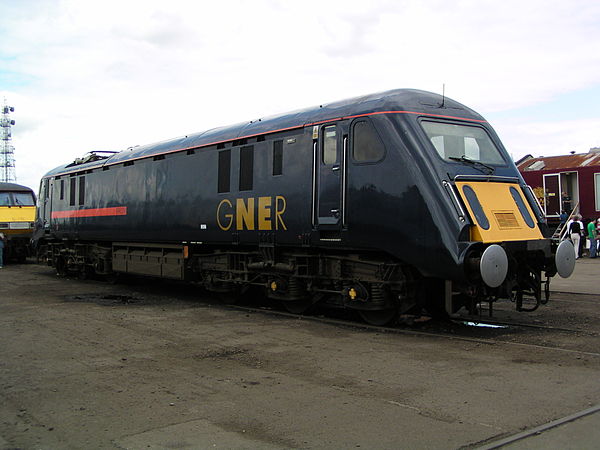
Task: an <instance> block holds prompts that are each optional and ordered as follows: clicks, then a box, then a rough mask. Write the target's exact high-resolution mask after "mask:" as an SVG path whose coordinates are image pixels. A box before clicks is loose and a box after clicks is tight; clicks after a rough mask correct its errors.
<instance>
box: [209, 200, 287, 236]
mask: <svg viewBox="0 0 600 450" xmlns="http://www.w3.org/2000/svg"><path fill="white" fill-rule="evenodd" d="M234 201H235V205H234V204H233V203H232V202H231V201H230V200H228V199H223V200H221V202H220V203H219V206H217V224H218V225H219V228H220V229H221V230H223V231H227V230H229V229H231V227H232V226H234V227H235V228H234V229H235V230H240V231H241V230H260V231H269V230H280V229H281V230H287V227H286V226H285V222H284V221H283V213H284V212H285V207H286V201H285V197H283V196H282V195H277V196H275V197H258V198H254V197H250V198H247V199H243V198H236V199H235V200H234Z"/></svg>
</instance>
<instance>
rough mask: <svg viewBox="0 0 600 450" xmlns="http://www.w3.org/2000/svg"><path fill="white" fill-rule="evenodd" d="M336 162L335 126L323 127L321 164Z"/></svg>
mask: <svg viewBox="0 0 600 450" xmlns="http://www.w3.org/2000/svg"><path fill="white" fill-rule="evenodd" d="M336 162H337V133H336V129H335V125H330V126H327V127H323V163H324V164H335V163H336Z"/></svg>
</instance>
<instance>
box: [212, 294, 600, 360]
mask: <svg viewBox="0 0 600 450" xmlns="http://www.w3.org/2000/svg"><path fill="white" fill-rule="evenodd" d="M223 307H225V308H230V309H235V310H239V311H245V312H252V313H260V314H266V315H269V316H276V317H283V318H289V319H296V320H305V321H310V322H315V323H325V324H330V325H335V326H340V327H345V328H353V329H360V330H365V331H375V332H380V333H390V334H399V335H412V336H430V337H438V338H444V339H451V340H457V341H465V342H474V343H480V344H490V345H494V344H498V345H508V346H518V347H524V348H531V349H535V350H542V349H543V350H548V351H555V352H560V353H570V354H576V355H580V356H591V357H600V352H588V351H584V350H575V349H568V348H561V347H557V346H553V345H541V344H535V343H527V342H515V341H509V340H502V339H496V338H495V337H494V336H489V337H482V336H470V335H469V334H470V333H473V329H474V328H477V327H476V326H470V325H467V324H466V323H467V322H471V321H472V320H473V318H468V317H465V318H461V319H452V320H451V321H429V323H433V324H434V325H435V327H437V329H436V328H433V327H430V328H429V329H417V328H416V327H398V326H396V327H394V326H376V325H369V324H366V323H362V322H359V321H353V320H349V319H339V318H333V317H325V316H322V315H319V316H315V315H297V314H293V313H290V312H285V311H280V310H277V309H273V308H268V307H253V306H241V305H223ZM476 325H477V326H483V327H482V328H485V326H486V325H488V326H494V327H503V328H504V329H507V328H530V329H535V330H542V331H548V332H561V333H573V334H578V335H581V334H586V335H590V336H597V335H598V333H593V332H586V331H582V330H576V329H569V328H561V327H553V326H545V325H537V324H527V323H519V322H502V321H491V320H490V321H479V322H477V323H476ZM444 327H449V329H444Z"/></svg>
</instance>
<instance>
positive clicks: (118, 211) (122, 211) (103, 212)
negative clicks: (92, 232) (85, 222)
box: [52, 206, 127, 219]
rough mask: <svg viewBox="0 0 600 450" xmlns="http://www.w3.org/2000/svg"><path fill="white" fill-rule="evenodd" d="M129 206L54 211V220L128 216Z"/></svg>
mask: <svg viewBox="0 0 600 450" xmlns="http://www.w3.org/2000/svg"><path fill="white" fill-rule="evenodd" d="M126 215H127V206H117V207H114V208H94V209H77V210H74V211H53V212H52V218H53V219H66V218H68V217H105V216H126Z"/></svg>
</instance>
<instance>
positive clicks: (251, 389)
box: [0, 260, 600, 449]
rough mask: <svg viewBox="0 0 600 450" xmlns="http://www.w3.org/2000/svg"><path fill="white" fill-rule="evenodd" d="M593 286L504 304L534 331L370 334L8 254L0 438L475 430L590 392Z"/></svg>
mask: <svg viewBox="0 0 600 450" xmlns="http://www.w3.org/2000/svg"><path fill="white" fill-rule="evenodd" d="M596 267H597V268H598V269H600V266H598V265H597V264H596V260H590V261H589V262H588V261H583V260H580V261H578V262H577V268H576V272H575V278H574V279H573V280H571V281H575V284H576V285H578V286H582V285H585V286H588V287H589V288H590V289H591V288H592V286H593V281H594V280H593V279H592V278H593V277H594V271H595V270H596ZM580 277H581V280H579V281H576V280H578V279H579V278H580ZM560 286H565V285H561V284H560V283H556V284H554V285H553V288H554V289H561V290H562V289H566V288H564V287H560ZM595 292H597V291H595ZM599 301H600V300H598V299H597V297H596V296H592V295H581V296H578V297H577V298H576V299H573V298H572V295H571V294H568V295H564V294H558V295H556V296H555V299H553V301H552V302H551V303H549V304H548V305H546V306H545V307H543V308H540V310H538V311H536V312H535V313H532V314H531V315H524V316H523V315H520V314H516V313H515V314H514V315H512V317H515V318H518V320H520V319H521V317H528V318H529V319H528V320H532V321H533V322H532V323H537V324H542V325H543V324H547V323H552V325H553V326H554V327H556V329H552V330H546V329H535V328H533V329H525V328H514V327H509V328H507V329H478V330H477V332H476V333H475V334H473V333H467V332H463V331H461V329H455V328H450V329H448V330H447V332H445V333H442V334H441V335H440V334H439V333H438V331H440V329H433V328H431V329H427V328H419V329H412V328H411V329H401V330H400V331H399V332H398V333H388V332H381V331H374V330H370V331H369V330H365V329H361V328H357V327H352V326H340V325H335V324H330V323H323V322H316V321H312V320H309V319H302V318H290V317H280V316H275V315H271V314H267V313H262V312H247V311H241V310H236V309H232V308H229V307H225V306H221V305H219V304H216V303H215V302H214V301H211V300H210V298H208V297H207V295H206V294H202V293H200V292H196V291H195V290H194V289H191V288H189V287H185V288H184V287H180V286H178V285H174V284H165V283H159V282H154V281H146V280H142V281H140V280H133V281H129V282H126V283H123V284H116V285H110V284H107V283H104V282H100V281H93V280H77V279H62V278H57V277H56V276H55V275H54V273H53V271H52V269H51V268H48V267H45V266H40V265H34V264H27V265H20V266H18V265H9V266H5V268H4V269H2V272H1V273H0V343H1V345H0V448H4V449H8V448H23V449H29V448H32V449H37V448H44V449H46V448H49V449H55V448H61V449H62V448H69V449H70V448H73V449H81V448H99V449H114V448H120V449H124V448H127V449H148V448H150V449H152V448H155V449H158V448H160V449H164V448H173V449H174V448H189V449H195V448H200V449H202V448H223V449H232V448H233V449H252V448H256V449H258V448H261V449H262V448H311V449H312V448H315V449H319V448H327V449H331V448H334V449H336V448H339V449H342V448H343V449H347V448H411V449H413V448H415V449H420V448H422V449H448V448H471V447H477V446H479V445H485V444H486V443H490V442H493V441H495V440H496V439H501V438H505V437H507V436H510V435H512V434H515V433H518V432H521V431H523V430H527V429H530V428H533V427H537V426H540V425H542V424H545V423H548V422H551V421H553V420H556V419H558V418H561V417H564V416H567V415H570V414H573V413H575V412H577V411H581V410H584V409H586V408H590V407H592V406H594V405H597V404H600V383H598V373H599V370H600V353H599V352H598V349H599V348H600V346H599V345H598V343H599V337H598V336H600V320H598V319H600V308H598V302H599ZM508 306H510V305H508ZM500 312H502V311H500ZM511 314H512V313H511ZM559 327H562V328H564V330H562V331H561V330H560V329H559ZM565 330H566V331H565ZM569 330H571V331H569ZM442 331H443V327H442ZM588 421H589V423H588ZM578 423H581V424H582V426H583V427H584V430H589V429H592V430H595V429H597V415H591V416H588V419H585V420H582V421H581V422H578ZM572 426H573V424H571V425H569V427H572ZM554 430H555V431H559V428H555V429H554ZM578 433H582V432H581V431H575V432H574V434H573V435H572V437H569V438H568V439H569V441H570V442H571V443H574V444H575V445H577V444H578V443H579V444H582V445H583V444H585V442H586V441H585V440H583V438H582V436H577V434H578ZM579 438H581V439H582V440H578V439H579ZM524 442H531V441H521V443H524ZM552 442H558V441H551V442H550V444H551V446H552ZM515 445H517V447H515V448H521V447H518V445H520V444H518V443H517V444H515ZM544 445H546V444H544ZM531 448H541V447H531ZM573 448H574V447H573Z"/></svg>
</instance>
